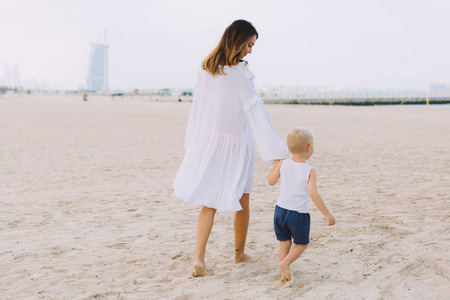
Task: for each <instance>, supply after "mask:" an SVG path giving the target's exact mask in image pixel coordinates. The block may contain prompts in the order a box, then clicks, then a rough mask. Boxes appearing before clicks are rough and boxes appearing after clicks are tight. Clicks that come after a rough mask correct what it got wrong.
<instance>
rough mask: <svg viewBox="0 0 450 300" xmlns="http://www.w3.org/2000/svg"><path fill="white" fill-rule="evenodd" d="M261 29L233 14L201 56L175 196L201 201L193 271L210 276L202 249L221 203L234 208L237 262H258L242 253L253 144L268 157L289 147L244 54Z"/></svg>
mask: <svg viewBox="0 0 450 300" xmlns="http://www.w3.org/2000/svg"><path fill="white" fill-rule="evenodd" d="M257 38H258V33H257V31H256V29H255V28H254V27H253V25H252V24H251V23H250V22H247V21H245V20H237V21H234V22H233V23H232V24H231V25H230V26H228V28H227V29H226V30H225V32H224V34H223V36H222V39H221V40H220V42H219V45H217V47H216V48H215V49H214V50H213V52H211V54H210V55H209V56H208V57H207V58H206V59H205V60H204V61H203V62H202V68H201V70H200V71H199V74H198V79H197V84H196V87H195V91H194V101H193V104H192V108H191V113H190V115H189V121H188V126H187V132H186V138H185V148H186V152H185V156H184V159H183V162H182V164H181V167H180V169H179V171H178V174H177V177H176V179H175V183H174V189H175V191H174V195H175V196H177V197H180V198H182V199H184V200H185V201H188V202H191V203H195V204H199V205H202V208H201V210H200V215H199V217H198V223H197V241H196V251H195V258H194V276H205V275H207V274H208V273H207V269H206V265H205V250H206V244H207V242H208V238H209V235H210V232H211V228H212V226H213V222H214V215H215V213H216V210H222V211H235V212H236V213H235V218H234V232H235V258H234V263H235V264H236V263H240V262H244V261H252V262H255V261H256V259H254V258H252V257H250V256H248V255H247V254H245V252H244V248H245V241H246V238H247V230H248V223H249V218H250V210H249V200H250V192H251V191H252V185H253V165H254V148H253V137H252V131H251V128H253V131H254V134H255V140H256V144H257V147H258V151H259V154H260V156H261V158H262V159H263V160H264V161H266V162H267V161H271V160H279V159H283V158H284V157H285V156H286V155H287V153H288V149H287V147H286V145H285V144H284V143H283V142H282V141H281V140H280V138H279V137H278V135H277V134H276V132H275V130H274V129H273V127H272V124H271V122H270V119H269V116H268V114H267V111H266V110H265V108H264V106H263V104H262V101H261V99H260V98H259V97H258V96H257V94H256V91H255V88H254V85H253V79H254V76H253V73H252V72H251V71H250V69H249V68H248V66H247V62H245V61H243V58H244V57H245V56H246V55H247V54H249V53H252V48H253V46H254V45H255V42H256V39H257Z"/></svg>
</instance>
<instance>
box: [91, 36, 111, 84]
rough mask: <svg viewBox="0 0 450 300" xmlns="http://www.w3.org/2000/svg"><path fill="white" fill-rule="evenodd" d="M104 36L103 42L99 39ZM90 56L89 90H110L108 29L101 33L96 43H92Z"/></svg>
mask: <svg viewBox="0 0 450 300" xmlns="http://www.w3.org/2000/svg"><path fill="white" fill-rule="evenodd" d="M102 36H103V38H104V41H103V43H99V40H100V39H101V37H102ZM91 45H92V48H91V55H90V57H89V74H88V78H87V86H88V90H90V91H95V92H105V91H107V90H108V45H107V44H106V30H105V31H104V32H103V33H102V34H100V36H99V37H98V39H97V42H95V44H91Z"/></svg>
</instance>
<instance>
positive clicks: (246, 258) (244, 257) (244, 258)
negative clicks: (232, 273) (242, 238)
mask: <svg viewBox="0 0 450 300" xmlns="http://www.w3.org/2000/svg"><path fill="white" fill-rule="evenodd" d="M258 260H259V257H252V256H250V255H247V254H245V253H244V254H243V255H235V256H234V262H233V263H234V264H238V263H242V262H247V261H249V262H252V263H255V262H257V261H258Z"/></svg>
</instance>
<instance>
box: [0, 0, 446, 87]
mask: <svg viewBox="0 0 450 300" xmlns="http://www.w3.org/2000/svg"><path fill="white" fill-rule="evenodd" d="M236 19H246V20H248V21H250V22H252V23H253V25H254V26H255V27H256V29H257V30H258V32H259V39H258V41H257V42H256V45H255V47H254V49H253V53H252V54H251V55H248V56H247V58H246V59H247V60H248V62H249V63H250V67H251V69H252V70H253V72H254V73H255V75H256V81H255V82H256V84H257V85H260V86H262V85H266V84H273V85H279V84H283V85H296V84H298V85H300V86H329V87H333V88H374V89H386V88H387V89H407V88H409V89H426V88H427V86H428V85H429V83H430V82H445V83H450V1H449V0H436V1H434V0H422V1H418V0H371V1H365V0H340V1H336V0H326V1H320V0H304V1H299V0H297V1H295V0H293V1H282V0H280V1H273V0H270V1H262V0H258V1H243V0H240V1H239V0H237V1H235V0H226V1H208V0H198V1H181V0H166V1H162V0H161V1H156V0H155V1H153V0H141V1H140V0H127V1H122V0H121V1H118V0H105V1H101V0H72V1H69V0H54V1H50V0H41V1H32V0H14V1H12V0H0V33H1V34H0V78H2V77H4V75H3V69H4V66H3V65H4V64H5V63H7V64H8V66H9V68H10V69H12V68H13V66H14V65H15V64H17V65H18V69H19V73H20V78H21V81H22V82H23V81H26V80H31V79H33V78H36V79H38V80H42V79H45V80H47V81H50V82H51V83H52V84H53V86H55V87H57V88H60V89H78V88H79V87H81V86H86V77H87V70H88V58H89V52H90V47H91V46H90V43H93V42H95V41H96V39H97V37H98V36H99V35H100V33H101V32H102V31H103V30H104V29H105V28H107V33H108V44H109V45H110V47H109V78H110V89H125V90H129V89H134V88H140V89H146V88H148V89H150V88H166V87H168V88H191V87H193V86H194V83H195V80H196V74H197V70H198V67H199V65H200V63H201V61H202V60H203V58H204V57H205V56H206V55H207V54H208V53H209V52H210V51H211V50H212V49H213V48H214V47H215V46H216V44H217V43H218V41H219V39H220V37H221V35H222V33H223V31H224V30H225V28H226V27H227V26H228V25H229V24H230V23H231V22H232V21H234V20H236Z"/></svg>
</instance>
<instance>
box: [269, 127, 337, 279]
mask: <svg viewBox="0 0 450 300" xmlns="http://www.w3.org/2000/svg"><path fill="white" fill-rule="evenodd" d="M287 145H288V147H289V151H290V152H291V154H292V159H286V160H279V161H275V163H274V165H273V168H272V171H271V172H270V174H269V184H270V185H275V184H276V183H277V182H278V179H280V178H281V186H280V196H279V198H278V201H277V204H276V207H275V215H274V229H275V234H276V236H277V240H279V241H280V252H279V254H278V257H279V261H280V269H281V273H282V277H281V280H282V281H283V282H287V281H291V279H292V276H291V273H290V272H289V265H290V264H291V263H293V262H294V261H295V260H296V259H297V258H299V257H300V255H301V254H302V253H303V251H305V249H306V247H307V245H308V244H309V228H310V224H311V220H310V216H309V213H308V199H309V196H311V198H312V200H313V201H314V204H315V205H316V206H317V207H318V208H319V210H320V211H321V212H322V213H323V215H324V216H325V219H326V220H327V222H328V226H332V225H334V223H335V219H334V217H333V215H332V214H331V213H330V212H329V211H328V209H327V207H326V206H325V203H324V202H323V200H322V197H321V196H320V194H319V192H318V191H317V186H316V178H317V173H316V170H314V169H313V168H311V166H309V165H308V164H307V163H305V161H306V160H307V159H308V158H310V157H311V155H312V154H313V152H314V141H313V136H312V133H311V131H310V130H308V129H306V128H298V127H295V128H292V129H291V130H290V131H289V133H288V137H287ZM292 239H293V240H294V246H293V247H291V245H292V242H291V240H292Z"/></svg>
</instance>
